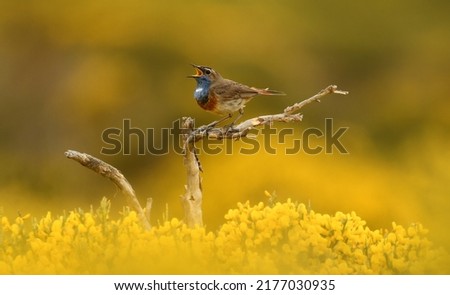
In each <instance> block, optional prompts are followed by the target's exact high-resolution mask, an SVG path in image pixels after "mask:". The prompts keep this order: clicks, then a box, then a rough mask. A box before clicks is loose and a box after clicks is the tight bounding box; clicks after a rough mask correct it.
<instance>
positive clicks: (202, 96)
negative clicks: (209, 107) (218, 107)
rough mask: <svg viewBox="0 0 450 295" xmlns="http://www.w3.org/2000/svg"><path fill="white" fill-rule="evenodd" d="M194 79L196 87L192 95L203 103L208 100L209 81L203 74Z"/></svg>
mask: <svg viewBox="0 0 450 295" xmlns="http://www.w3.org/2000/svg"><path fill="white" fill-rule="evenodd" d="M195 80H196V81H197V88H195V91H194V97H195V99H196V100H197V101H198V102H199V103H201V104H204V103H206V102H207V101H208V92H209V86H210V85H211V81H210V80H209V79H208V78H206V77H203V76H202V77H198V78H195Z"/></svg>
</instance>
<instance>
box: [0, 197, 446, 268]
mask: <svg viewBox="0 0 450 295" xmlns="http://www.w3.org/2000/svg"><path fill="white" fill-rule="evenodd" d="M109 210H110V203H109V201H108V200H106V199H103V200H102V202H101V204H100V207H99V208H98V209H97V210H96V211H94V210H92V209H91V210H90V211H89V212H82V211H81V210H75V211H71V212H69V213H67V214H64V215H62V216H53V214H51V213H48V214H47V215H46V216H45V217H43V218H42V219H40V220H37V219H32V218H30V216H23V217H17V218H16V219H15V220H14V221H12V222H11V221H9V220H8V219H7V218H6V217H1V220H0V243H1V244H0V273H1V274H141V273H142V274H193V273H200V274H258V273H264V274H433V273H448V271H449V269H448V265H449V263H448V261H449V259H448V255H447V254H446V253H445V252H444V251H443V250H439V249H435V248H433V247H432V244H431V242H430V241H429V240H428V239H427V238H426V233H427V230H425V229H424V228H423V226H422V225H421V224H411V225H409V226H408V227H406V228H405V227H403V226H400V225H397V224H395V223H393V224H392V229H390V230H374V231H372V230H370V229H369V228H368V227H367V226H366V222H365V221H364V220H362V219H361V218H360V217H359V216H357V215H356V214H355V213H354V212H352V213H350V214H344V213H341V212H337V213H336V214H334V215H333V216H331V215H328V214H319V213H315V212H314V211H312V210H308V209H307V208H306V206H305V205H304V204H301V203H300V204H297V203H295V202H292V201H290V200H287V201H286V202H284V203H274V204H271V205H264V204H263V203H259V204H257V205H255V206H251V205H250V204H249V202H247V203H245V204H241V203H239V204H238V205H237V208H236V209H231V210H229V212H228V213H227V214H226V216H225V218H226V222H225V223H224V224H223V225H222V226H221V227H220V228H219V229H218V230H217V231H216V232H213V231H207V230H206V229H205V228H200V227H199V228H194V229H190V228H188V227H187V226H186V225H185V224H184V223H183V222H181V221H179V220H177V219H175V218H174V219H171V220H169V221H165V222H163V223H162V224H160V225H157V226H153V227H152V229H151V230H150V231H145V230H144V229H143V228H142V227H141V226H140V224H139V221H138V218H137V216H136V213H135V212H134V211H129V210H127V209H125V210H124V211H123V212H122V217H121V218H119V219H118V220H111V219H110V218H109Z"/></svg>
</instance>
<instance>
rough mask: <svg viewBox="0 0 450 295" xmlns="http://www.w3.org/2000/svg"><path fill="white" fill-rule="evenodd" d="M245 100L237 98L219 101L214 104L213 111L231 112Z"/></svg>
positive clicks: (218, 112) (239, 107)
mask: <svg viewBox="0 0 450 295" xmlns="http://www.w3.org/2000/svg"><path fill="white" fill-rule="evenodd" d="M245 103H246V100H244V99H241V98H238V99H232V100H225V101H221V102H219V103H217V104H216V108H215V113H217V114H220V115H227V114H232V113H234V112H237V111H239V110H240V109H242V108H243V107H244V106H245Z"/></svg>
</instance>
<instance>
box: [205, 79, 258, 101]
mask: <svg viewBox="0 0 450 295" xmlns="http://www.w3.org/2000/svg"><path fill="white" fill-rule="evenodd" d="M218 82H219V83H215V84H214V85H211V89H210V91H214V93H215V94H216V95H218V96H220V97H221V98H223V99H225V100H232V99H238V98H244V99H245V98H248V99H250V98H252V97H253V96H255V95H258V93H259V92H258V91H257V90H256V89H254V88H251V87H248V86H246V85H243V84H240V83H238V82H235V81H232V80H228V79H222V80H221V81H218Z"/></svg>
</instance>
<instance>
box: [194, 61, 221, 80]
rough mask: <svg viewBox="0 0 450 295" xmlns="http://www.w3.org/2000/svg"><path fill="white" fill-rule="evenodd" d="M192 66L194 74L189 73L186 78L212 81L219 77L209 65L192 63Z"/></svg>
mask: <svg viewBox="0 0 450 295" xmlns="http://www.w3.org/2000/svg"><path fill="white" fill-rule="evenodd" d="M192 66H193V67H194V69H195V75H189V76H188V78H194V79H195V80H197V82H199V81H201V80H206V81H208V82H213V81H215V80H217V79H219V78H221V76H220V74H219V73H218V72H216V71H215V70H214V69H212V68H210V67H206V66H198V65H194V64H193V65H192Z"/></svg>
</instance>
